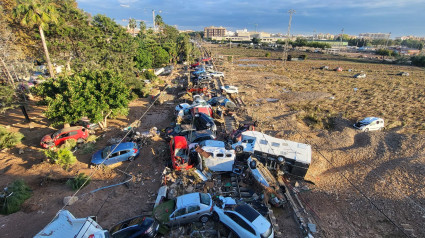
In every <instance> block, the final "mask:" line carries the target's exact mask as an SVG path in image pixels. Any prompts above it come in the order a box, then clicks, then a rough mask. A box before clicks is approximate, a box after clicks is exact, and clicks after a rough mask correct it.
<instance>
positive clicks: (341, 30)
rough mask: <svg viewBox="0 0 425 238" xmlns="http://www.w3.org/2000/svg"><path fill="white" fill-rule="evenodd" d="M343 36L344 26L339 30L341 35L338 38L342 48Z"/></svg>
mask: <svg viewBox="0 0 425 238" xmlns="http://www.w3.org/2000/svg"><path fill="white" fill-rule="evenodd" d="M343 36H344V28H342V30H341V37H340V38H339V40H340V42H341V48H342V37H343Z"/></svg>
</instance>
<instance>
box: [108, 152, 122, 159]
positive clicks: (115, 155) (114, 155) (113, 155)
mask: <svg viewBox="0 0 425 238" xmlns="http://www.w3.org/2000/svg"><path fill="white" fill-rule="evenodd" d="M119 155H120V152H115V153H112V155H111V156H109V158H113V157H117V156H119Z"/></svg>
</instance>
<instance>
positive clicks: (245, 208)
mask: <svg viewBox="0 0 425 238" xmlns="http://www.w3.org/2000/svg"><path fill="white" fill-rule="evenodd" d="M235 212H237V213H239V214H241V215H242V216H243V217H245V218H246V219H247V220H248V221H250V222H253V221H254V220H255V219H257V217H258V216H260V213H259V212H257V211H256V210H254V209H253V208H252V207H250V206H249V205H240V206H237V207H236V208H235Z"/></svg>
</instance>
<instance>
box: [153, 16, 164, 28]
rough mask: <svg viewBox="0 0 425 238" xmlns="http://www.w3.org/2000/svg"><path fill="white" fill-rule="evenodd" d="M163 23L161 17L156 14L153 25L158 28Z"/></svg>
mask: <svg viewBox="0 0 425 238" xmlns="http://www.w3.org/2000/svg"><path fill="white" fill-rule="evenodd" d="M163 25H164V21H163V20H162V17H161V16H160V15H159V14H157V15H156V16H155V26H158V27H159V28H161V27H162V26H163Z"/></svg>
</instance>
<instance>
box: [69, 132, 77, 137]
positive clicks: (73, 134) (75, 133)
mask: <svg viewBox="0 0 425 238" xmlns="http://www.w3.org/2000/svg"><path fill="white" fill-rule="evenodd" d="M77 134H78V131H71V132H69V136H75V135H77Z"/></svg>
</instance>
